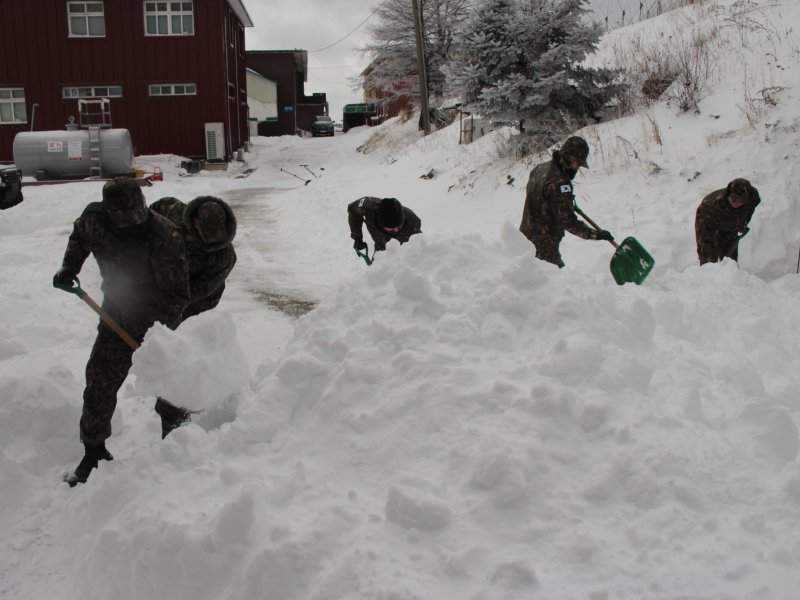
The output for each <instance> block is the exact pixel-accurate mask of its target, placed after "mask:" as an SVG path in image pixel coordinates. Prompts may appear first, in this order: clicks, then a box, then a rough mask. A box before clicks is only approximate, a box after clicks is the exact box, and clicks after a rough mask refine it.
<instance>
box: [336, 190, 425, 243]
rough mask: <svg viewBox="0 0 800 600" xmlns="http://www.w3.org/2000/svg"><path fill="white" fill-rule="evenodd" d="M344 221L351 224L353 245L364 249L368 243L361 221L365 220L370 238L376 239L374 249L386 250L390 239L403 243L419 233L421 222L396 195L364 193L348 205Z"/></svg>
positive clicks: (420, 231)
mask: <svg viewBox="0 0 800 600" xmlns="http://www.w3.org/2000/svg"><path fill="white" fill-rule="evenodd" d="M347 221H348V223H349V224H350V237H351V238H353V240H354V243H353V248H355V249H356V250H359V251H360V250H365V249H366V248H367V244H366V243H365V242H364V236H363V233H362V229H361V224H362V223H366V225H367V231H369V234H370V236H372V240H373V241H374V242H375V251H376V252H377V251H378V250H386V244H387V243H388V242H389V240H392V239H394V240H398V241H399V242H400V243H401V244H404V243H405V242H407V241H408V240H409V238H410V237H411V236H412V235H414V234H416V233H422V221H420V219H419V217H418V216H417V215H415V214H414V211H412V210H411V209H410V208H407V207H405V206H403V205H402V204H400V202H399V201H398V200H397V199H396V198H374V197H372V196H364V197H363V198H359V199H358V200H356V201H355V202H351V203H350V204H349V205H348V207H347Z"/></svg>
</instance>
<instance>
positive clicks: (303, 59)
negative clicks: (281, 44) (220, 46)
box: [246, 48, 308, 81]
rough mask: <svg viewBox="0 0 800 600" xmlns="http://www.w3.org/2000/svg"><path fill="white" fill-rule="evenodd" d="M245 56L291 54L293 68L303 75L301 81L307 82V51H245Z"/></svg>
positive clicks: (296, 49)
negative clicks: (292, 56)
mask: <svg viewBox="0 0 800 600" xmlns="http://www.w3.org/2000/svg"><path fill="white" fill-rule="evenodd" d="M246 54H292V55H294V66H295V69H296V70H297V72H298V73H301V74H302V75H303V81H308V51H307V50H300V49H298V48H295V49H294V50H247V52H246Z"/></svg>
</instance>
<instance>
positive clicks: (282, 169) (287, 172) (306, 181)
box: [281, 167, 311, 185]
mask: <svg viewBox="0 0 800 600" xmlns="http://www.w3.org/2000/svg"><path fill="white" fill-rule="evenodd" d="M281 171H283V172H284V173H286V174H287V175H291V176H292V177H296V178H297V179H299V180H300V181H304V182H305V184H306V185H308V184H309V183H311V180H310V179H303V178H302V177H300V176H299V175H295V174H294V173H289V171H287V170H286V169H284V168H283V167H281Z"/></svg>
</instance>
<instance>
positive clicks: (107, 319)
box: [53, 276, 203, 439]
mask: <svg viewBox="0 0 800 600" xmlns="http://www.w3.org/2000/svg"><path fill="white" fill-rule="evenodd" d="M53 285H54V286H55V287H57V288H58V289H60V290H64V291H65V292H69V293H70V294H75V295H76V296H77V297H78V298H80V299H81V300H83V301H84V302H86V304H88V305H89V308H91V309H92V310H93V311H94V312H96V313H97V314H98V315H99V316H100V318H101V319H102V320H103V323H105V324H106V325H108V326H109V327H110V328H111V329H112V330H113V331H114V333H116V334H117V335H118V336H119V337H121V338H122V340H123V341H124V342H125V343H126V344H128V346H130V347H131V349H132V350H138V349H139V342H137V341H136V340H135V339H133V338H132V337H131V336H130V335H128V332H127V331H125V330H124V329H123V328H122V327H120V325H119V323H117V322H116V321H115V320H114V319H112V318H111V315H109V314H108V313H107V312H106V311H104V310H103V309H102V307H100V306H99V305H98V304H97V302H95V301H94V300H93V299H92V297H91V296H89V294H87V293H86V292H84V291H83V288H81V282H80V279H78V277H77V276H76V277H75V285H67V284H61V283H54V284H53ZM158 401H160V402H162V403H163V406H165V407H166V408H167V410H172V411H173V412H174V411H178V412H182V413H185V415H195V414H199V413H201V412H203V411H200V410H187V409H185V408H182V407H180V406H175V405H174V404H172V403H171V402H170V401H169V400H165V399H164V398H161V397H160V396H159V397H158ZM159 415H160V413H159ZM188 420H189V419H188V417H187V418H185V419H184V421H182V422H185V421H188ZM173 429H174V427H173ZM170 431H171V430H170ZM167 433H169V432H167ZM165 437H166V433H163V431H162V435H161V439H164V438H165Z"/></svg>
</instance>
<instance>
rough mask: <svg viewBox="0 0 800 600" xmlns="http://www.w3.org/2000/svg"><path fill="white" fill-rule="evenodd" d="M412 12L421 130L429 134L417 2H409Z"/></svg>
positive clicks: (423, 57)
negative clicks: (415, 39) (415, 41)
mask: <svg viewBox="0 0 800 600" xmlns="http://www.w3.org/2000/svg"><path fill="white" fill-rule="evenodd" d="M411 6H412V8H413V11H414V34H415V35H416V38H417V67H418V70H419V107H420V112H421V113H422V114H421V117H422V129H423V130H424V131H425V134H426V135H427V134H429V133H430V132H431V122H430V115H429V114H428V76H427V74H426V73H425V52H424V50H423V48H422V20H421V15H420V12H419V0H411Z"/></svg>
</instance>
